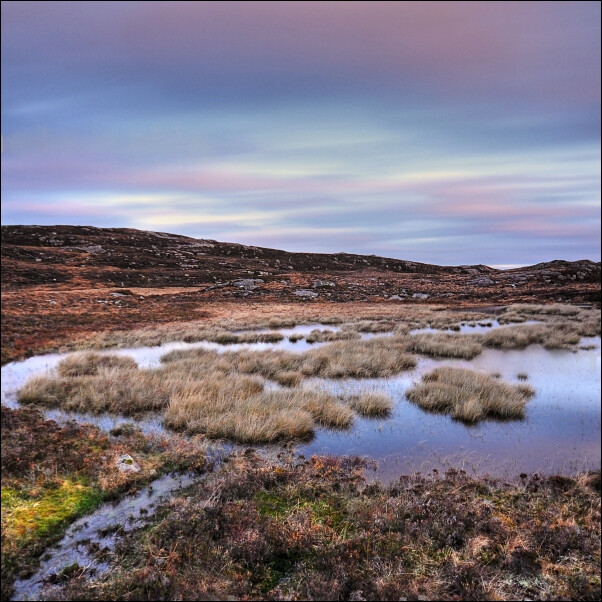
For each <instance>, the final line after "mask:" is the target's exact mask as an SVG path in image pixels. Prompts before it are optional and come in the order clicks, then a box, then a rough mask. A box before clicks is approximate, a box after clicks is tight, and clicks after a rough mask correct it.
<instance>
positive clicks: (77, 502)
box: [2, 406, 206, 600]
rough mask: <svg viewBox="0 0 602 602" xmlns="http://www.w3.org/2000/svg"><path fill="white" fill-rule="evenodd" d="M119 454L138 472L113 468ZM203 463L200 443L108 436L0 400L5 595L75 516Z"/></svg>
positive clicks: (129, 432)
mask: <svg viewBox="0 0 602 602" xmlns="http://www.w3.org/2000/svg"><path fill="white" fill-rule="evenodd" d="M124 453H128V454H132V455H133V457H134V458H135V461H136V464H137V465H138V467H139V468H140V471H139V472H128V473H123V472H120V471H119V470H118V468H117V466H116V460H117V458H119V456H120V455H122V454H124ZM205 466H206V463H205V448H204V446H203V445H202V444H200V443H193V442H190V441H185V440H183V439H182V438H180V437H177V436H173V437H169V438H155V437H146V436H143V435H142V434H141V433H140V432H139V431H137V430H135V429H132V430H127V429H126V430H122V432H119V433H116V434H115V436H108V435H106V434H104V433H102V432H101V431H99V430H98V429H96V428H94V427H91V426H79V425H77V424H75V423H69V424H66V425H63V426H59V425H58V424H56V423H55V422H54V421H48V420H44V419H43V418H42V416H41V414H40V413H39V412H38V411H37V410H34V409H19V410H11V409H9V408H6V407H5V406H2V599H3V600H6V599H8V598H9V596H10V592H11V590H12V583H13V581H14V579H15V577H18V576H19V577H24V576H26V575H27V574H28V573H30V572H31V571H32V570H33V569H34V568H35V567H36V565H37V563H38V558H39V556H40V554H41V553H42V552H43V551H44V549H45V548H46V547H47V546H49V545H50V544H51V543H53V542H55V541H57V539H59V538H60V536H61V535H62V534H63V533H64V531H65V529H66V527H67V526H68V525H69V524H70V523H71V522H73V521H74V520H75V519H76V518H78V517H79V516H81V515H83V514H87V513H88V512H91V511H92V510H94V509H95V508H96V507H98V506H99V505H100V504H102V503H103V502H105V501H107V500H109V499H113V498H115V497H117V496H120V495H123V494H125V493H127V492H132V491H135V490H137V489H138V488H139V487H141V486H142V485H144V484H146V483H148V482H149V481H150V480H152V479H154V478H156V477H157V475H159V474H160V473H162V472H166V471H170V470H183V469H195V470H199V471H202V470H204V468H205Z"/></svg>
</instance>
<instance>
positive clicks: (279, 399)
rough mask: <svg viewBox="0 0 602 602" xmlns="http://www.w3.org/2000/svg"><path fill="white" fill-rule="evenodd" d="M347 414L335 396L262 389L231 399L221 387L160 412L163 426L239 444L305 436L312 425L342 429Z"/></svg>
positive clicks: (350, 418)
mask: <svg viewBox="0 0 602 602" xmlns="http://www.w3.org/2000/svg"><path fill="white" fill-rule="evenodd" d="M353 417H354V416H353V412H352V411H351V410H350V409H349V408H348V407H346V406H345V405H343V404H342V403H341V402H340V401H339V400H338V399H337V398H336V397H334V396H332V395H329V394H327V393H323V392H312V391H305V390H302V389H294V390H278V391H262V392H261V393H256V394H254V395H249V396H246V397H233V396H232V395H231V394H230V393H229V391H228V389H227V388H223V389H220V390H218V391H217V394H213V395H207V394H206V393H201V392H199V393H190V394H188V393H187V394H185V395H178V396H174V397H173V398H172V399H171V401H170V404H169V407H168V408H167V411H166V414H165V423H166V425H168V426H170V427H172V428H175V429H183V430H186V431H188V432H193V433H204V434H206V435H207V436H208V437H212V438H224V439H231V440H234V441H239V442H241V443H272V442H275V441H282V440H295V439H307V438H308V437H310V436H311V435H312V434H313V432H314V430H315V427H316V423H318V424H322V425H324V426H328V427H330V428H348V427H349V426H350V425H351V424H352V423H353Z"/></svg>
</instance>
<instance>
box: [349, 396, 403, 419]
mask: <svg viewBox="0 0 602 602" xmlns="http://www.w3.org/2000/svg"><path fill="white" fill-rule="evenodd" d="M345 401H346V402H347V404H349V407H351V408H352V409H353V410H355V411H356V412H357V413H358V414H360V415H361V416H366V417H369V418H384V417H386V416H389V415H390V414H391V410H392V409H393V400H392V399H391V397H389V395H387V394H386V393H360V394H359V395H351V396H349V397H347V398H346V400H345Z"/></svg>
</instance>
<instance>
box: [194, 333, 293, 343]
mask: <svg viewBox="0 0 602 602" xmlns="http://www.w3.org/2000/svg"><path fill="white" fill-rule="evenodd" d="M282 339H284V336H283V335H281V334H280V333H279V332H242V333H239V334H235V333H232V332H228V331H223V332H218V333H215V334H213V333H208V334H207V335H206V338H205V339H204V340H207V341H211V342H213V343H219V344H220V345H233V344H237V343H278V342H279V341H282Z"/></svg>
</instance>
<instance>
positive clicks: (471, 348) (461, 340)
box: [407, 333, 483, 360]
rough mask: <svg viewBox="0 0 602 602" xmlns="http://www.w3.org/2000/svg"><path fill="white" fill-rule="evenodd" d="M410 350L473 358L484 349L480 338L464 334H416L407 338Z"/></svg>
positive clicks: (427, 353) (436, 355)
mask: <svg viewBox="0 0 602 602" xmlns="http://www.w3.org/2000/svg"><path fill="white" fill-rule="evenodd" d="M407 341H408V350H409V351H413V352H415V353H422V354H424V355H432V356H434V357H461V358H464V359H468V360H470V359H472V358H474V357H476V356H477V355H479V354H480V353H481V351H483V345H482V344H481V342H480V338H478V337H477V336H476V335H463V334H443V333H433V334H415V335H412V336H410V337H408V339H407Z"/></svg>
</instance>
